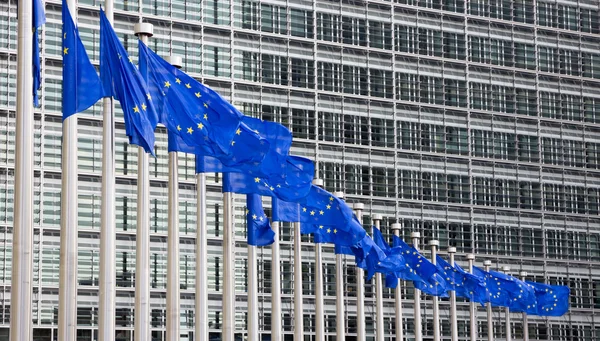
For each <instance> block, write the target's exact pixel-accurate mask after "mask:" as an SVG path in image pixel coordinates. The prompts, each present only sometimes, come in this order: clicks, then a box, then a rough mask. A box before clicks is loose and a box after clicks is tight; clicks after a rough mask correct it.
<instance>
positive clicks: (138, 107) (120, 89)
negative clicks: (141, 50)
mask: <svg viewBox="0 0 600 341" xmlns="http://www.w3.org/2000/svg"><path fill="white" fill-rule="evenodd" d="M100 78H101V80H102V85H103V87H104V92H105V94H106V95H109V96H113V97H115V98H116V99H117V100H118V101H119V103H120V104H121V107H122V109H123V116H124V119H125V132H126V134H127V136H128V137H129V142H130V143H131V144H135V145H138V146H141V147H142V148H144V150H145V151H146V152H147V153H150V154H152V155H154V143H155V136H154V130H155V129H156V125H157V123H158V116H157V113H156V111H155V109H154V104H153V101H154V98H153V97H152V95H151V94H150V93H149V92H148V90H147V85H146V82H145V81H144V79H143V78H142V75H141V73H140V72H139V71H138V68H137V67H136V66H135V65H134V64H133V59H132V58H131V57H130V56H129V55H128V54H127V51H126V50H125V48H124V47H123V45H122V44H121V42H120V41H119V38H118V37H117V34H116V33H115V31H114V30H113V28H112V25H111V24H110V22H109V21H108V19H107V18H106V15H105V13H104V11H103V10H102V9H101V10H100Z"/></svg>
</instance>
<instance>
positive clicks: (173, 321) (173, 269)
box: [166, 56, 182, 341]
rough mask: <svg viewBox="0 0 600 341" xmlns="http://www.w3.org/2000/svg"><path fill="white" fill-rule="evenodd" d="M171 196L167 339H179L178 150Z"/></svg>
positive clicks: (177, 61)
mask: <svg viewBox="0 0 600 341" xmlns="http://www.w3.org/2000/svg"><path fill="white" fill-rule="evenodd" d="M167 61H168V62H169V63H170V64H171V65H173V66H175V67H176V68H181V65H182V63H181V58H180V57H178V56H169V57H168V60H167ZM168 167H169V183H168V186H169V198H168V205H169V206H168V211H167V216H168V217H167V219H168V226H167V314H166V315H167V321H166V325H167V337H166V341H179V328H180V326H179V310H180V303H179V290H180V286H179V172H178V168H179V159H178V156H177V152H169V166H168Z"/></svg>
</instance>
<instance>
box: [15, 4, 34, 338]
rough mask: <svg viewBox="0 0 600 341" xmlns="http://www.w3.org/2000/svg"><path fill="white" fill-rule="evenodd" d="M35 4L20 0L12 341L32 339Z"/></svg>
mask: <svg viewBox="0 0 600 341" xmlns="http://www.w3.org/2000/svg"><path fill="white" fill-rule="evenodd" d="M32 4H33V2H32V1H19V6H18V18H19V20H18V23H17V25H18V42H17V48H18V51H17V113H16V118H17V123H16V130H15V192H14V193H15V199H14V203H15V213H14V214H15V215H14V225H13V243H12V248H13V256H12V272H11V273H12V279H11V289H10V290H11V297H10V299H11V307H10V309H11V311H10V330H11V333H10V339H11V341H23V340H25V341H27V340H31V337H32V333H33V332H32V323H31V321H32V310H31V307H32V302H31V295H32V289H33V286H32V276H33V135H34V130H33V97H32V95H31V89H33V71H32V67H31V60H32V54H33V52H32V46H33V32H32V29H31V28H32V27H33V24H32V17H33V16H32V13H33V5H32Z"/></svg>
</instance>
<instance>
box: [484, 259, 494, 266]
mask: <svg viewBox="0 0 600 341" xmlns="http://www.w3.org/2000/svg"><path fill="white" fill-rule="evenodd" d="M483 265H484V266H492V261H491V260H485V261H483Z"/></svg>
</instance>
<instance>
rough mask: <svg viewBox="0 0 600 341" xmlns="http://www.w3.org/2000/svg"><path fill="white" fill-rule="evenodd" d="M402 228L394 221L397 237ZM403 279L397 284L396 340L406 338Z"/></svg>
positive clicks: (394, 230) (393, 225)
mask: <svg viewBox="0 0 600 341" xmlns="http://www.w3.org/2000/svg"><path fill="white" fill-rule="evenodd" d="M401 229H402V224H400V223H393V224H392V231H393V232H394V235H395V236H396V237H400V230H401ZM401 284H402V281H401V280H400V279H398V286H396V304H395V307H394V308H395V310H396V341H402V340H403V339H404V324H403V321H402V286H401Z"/></svg>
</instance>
